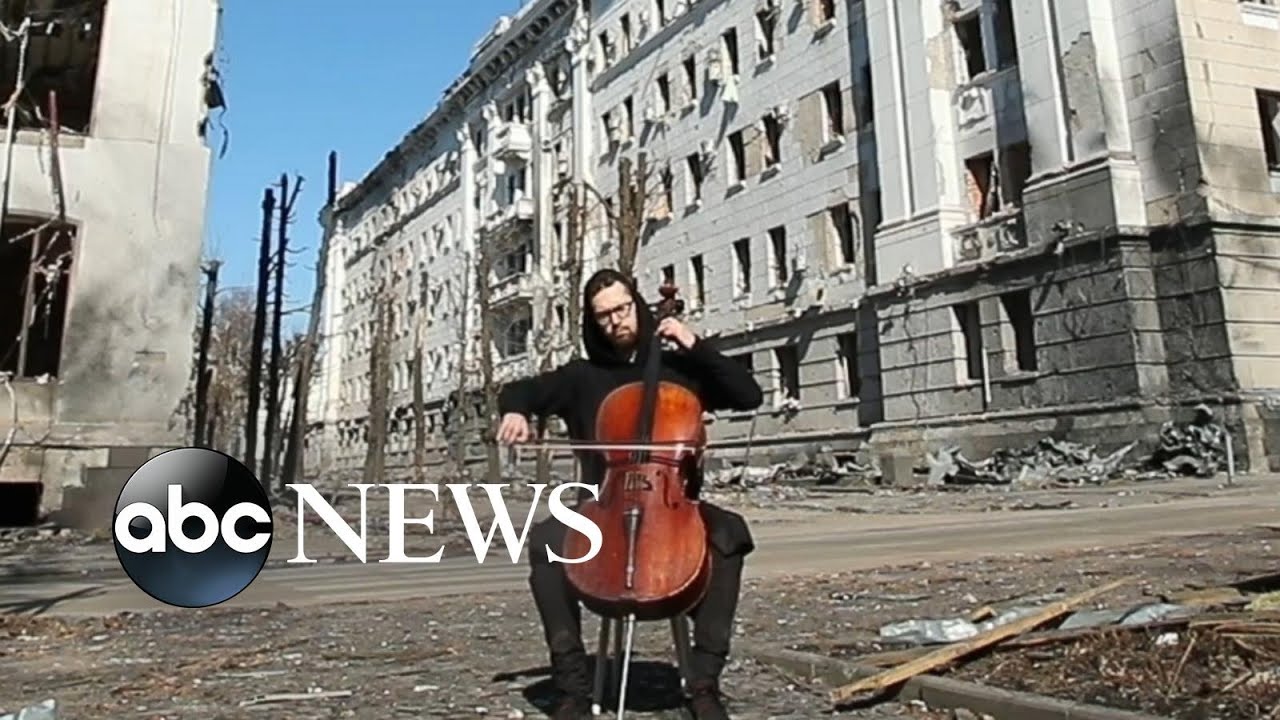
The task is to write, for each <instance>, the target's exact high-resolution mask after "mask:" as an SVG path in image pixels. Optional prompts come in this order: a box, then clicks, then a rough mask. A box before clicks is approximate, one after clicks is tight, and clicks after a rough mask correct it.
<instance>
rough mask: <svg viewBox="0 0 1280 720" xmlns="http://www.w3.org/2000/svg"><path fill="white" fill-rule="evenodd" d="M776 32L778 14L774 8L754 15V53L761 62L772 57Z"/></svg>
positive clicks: (774, 49)
mask: <svg viewBox="0 0 1280 720" xmlns="http://www.w3.org/2000/svg"><path fill="white" fill-rule="evenodd" d="M777 31H778V12H777V11H776V10H775V9H774V8H769V9H767V10H761V11H760V12H757V13H756V53H757V56H758V57H759V58H760V59H761V60H764V59H765V58H770V57H773V54H774V52H775V51H776V47H777V46H776V43H777V41H776V39H775V36H776V34H777Z"/></svg>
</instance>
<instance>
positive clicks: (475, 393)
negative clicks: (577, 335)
mask: <svg viewBox="0 0 1280 720" xmlns="http://www.w3.org/2000/svg"><path fill="white" fill-rule="evenodd" d="M574 9H575V3H574V2H573V1H572V0H551V1H547V0H542V1H539V2H533V3H529V4H526V5H525V7H524V8H522V9H521V11H520V12H519V13H518V14H516V15H515V16H512V17H505V16H504V17H502V18H500V19H499V20H498V22H497V23H496V24H495V25H494V27H493V28H492V30H491V31H490V32H488V33H486V35H485V36H484V37H483V38H482V39H481V40H480V42H479V43H477V45H476V46H475V48H474V50H473V53H472V57H471V59H470V63H469V67H468V69H467V70H466V71H465V72H464V73H463V75H462V76H461V77H460V78H458V79H457V81H456V82H454V83H453V84H452V85H451V86H450V87H449V88H448V89H447V90H446V91H445V93H444V97H443V98H442V99H441V101H440V103H439V105H438V106H437V108H436V109H435V110H434V111H433V112H432V113H431V114H430V115H429V116H428V117H427V118H426V119H425V120H424V121H423V122H422V123H421V124H419V125H418V126H417V127H415V128H414V129H413V130H412V131H411V132H410V133H409V134H408V135H407V136H406V137H405V139H404V140H403V141H402V142H401V143H400V144H399V145H398V146H397V147H396V148H395V149H394V150H392V151H391V152H390V153H388V154H387V156H386V157H385V158H383V160H382V161H380V162H379V163H378V165H377V166H376V167H375V168H374V169H373V170H372V171H371V172H370V173H369V175H368V176H367V177H366V178H365V179H364V180H363V181H362V182H360V183H358V184H354V183H353V184H348V185H346V186H344V187H343V188H342V190H341V192H340V193H339V194H338V196H337V198H336V200H335V202H334V204H333V206H331V207H326V208H324V209H323V210H322V211H321V223H322V224H323V226H324V228H325V234H326V237H327V240H328V242H329V257H330V258H331V261H330V262H329V263H328V267H327V268H326V288H327V292H326V297H325V303H324V308H323V311H322V312H323V315H322V321H321V330H322V333H323V344H322V349H321V353H322V354H321V360H320V372H319V381H318V382H317V383H316V385H315V387H314V391H313V393H312V395H311V397H310V398H309V400H310V402H311V403H312V404H311V408H312V410H311V412H310V416H311V417H313V418H317V420H316V421H315V422H313V423H312V426H311V428H310V431H311V434H312V439H311V440H309V442H308V445H309V451H308V452H309V456H308V458H307V460H306V462H307V467H308V468H313V469H315V470H316V471H317V472H319V473H322V474H324V473H328V472H334V471H337V472H342V471H348V470H354V469H358V468H360V467H363V466H364V465H365V462H366V459H367V458H368V450H369V444H370V443H369V440H370V438H378V437H383V438H385V443H383V444H382V447H381V448H379V450H378V451H379V452H381V453H382V454H383V457H382V461H383V464H384V466H385V467H387V468H389V471H390V472H392V473H395V472H397V469H400V470H403V469H404V468H405V467H407V466H408V465H409V464H410V462H411V461H412V459H413V451H414V450H415V448H416V445H415V439H416V433H417V432H418V431H419V430H421V432H422V433H423V434H424V437H425V439H426V443H427V444H428V445H429V447H430V452H429V455H428V457H427V458H425V461H426V462H427V463H432V464H435V463H442V462H447V461H448V460H449V459H450V457H451V455H450V453H451V452H458V451H460V452H462V453H464V454H465V453H468V449H467V448H460V447H459V446H450V445H449V444H448V439H449V438H450V437H452V436H454V435H455V434H456V433H454V432H453V431H454V429H456V428H457V427H459V426H460V424H462V425H466V426H469V427H473V428H474V427H475V420H476V419H477V418H479V417H481V416H483V414H484V413H483V402H484V396H483V389H484V386H485V382H484V378H485V377H486V374H489V376H490V377H491V378H492V382H502V381H504V380H507V379H511V378H514V377H518V376H521V375H524V374H528V373H529V372H532V371H534V370H536V369H537V368H538V367H541V366H542V363H544V362H553V361H556V360H559V359H563V358H564V357H566V354H567V352H568V351H569V349H570V344H569V343H568V342H567V341H566V336H565V335H564V332H563V331H564V329H566V328H567V327H568V325H569V323H568V322H567V317H566V309H565V300H564V298H563V297H562V293H561V292H560V291H559V290H558V289H557V288H558V287H560V286H563V285H564V284H565V282H566V281H565V280H564V274H565V270H566V262H565V253H566V252H567V251H568V249H567V238H566V233H567V227H568V220H567V217H566V216H565V213H564V211H563V209H562V208H563V203H562V202H559V201H560V200H563V197H562V193H558V191H557V189H558V188H562V187H563V186H564V183H563V182H562V181H563V180H565V179H566V178H568V177H570V176H571V175H572V174H573V173H574V172H575V168H576V169H577V171H578V172H580V171H581V166H582V163H580V162H577V161H576V160H575V159H574V158H575V156H578V155H579V154H580V153H581V152H582V150H581V148H579V146H578V142H579V140H581V136H580V135H579V134H576V133H575V132H574V129H575V128H576V127H578V126H579V125H578V124H577V123H576V122H575V119H576V118H580V117H585V115H586V102H587V94H586V88H585V84H584V76H583V71H582V66H581V52H579V51H578V46H579V45H581V44H582V41H581V40H580V39H578V38H579V36H580V35H581V28H580V27H579V28H578V30H577V31H576V32H575V31H574V25H573V23H574ZM558 208H560V209H558ZM482 263H483V266H484V267H485V269H486V272H483V273H482V272H480V271H478V270H477V268H478V267H481V265H482ZM481 275H483V276H484V277H483V286H482V285H481V278H480V276H481ZM482 306H484V307H486V308H487V311H486V312H485V313H481V312H479V308H480V307H482ZM547 326H551V327H558V328H560V329H561V331H562V332H560V333H559V334H555V333H536V332H535V329H536V328H540V327H547ZM481 337H490V338H492V341H491V343H490V346H491V347H492V348H493V352H492V353H491V355H490V360H491V362H490V363H489V366H488V368H487V369H486V367H485V363H484V362H483V361H482V357H481V355H480V353H479V350H478V348H479V347H480V345H481ZM416 360H420V367H421V370H420V372H421V383H422V387H423V396H422V398H421V401H422V409H421V413H420V414H419V413H417V412H415V409H414V399H415V397H414V387H415V382H414V380H415V377H416V375H415V373H416V372H417V369H416V367H415V361H416ZM379 378H380V379H381V381H379ZM459 398H461V401H460V400H459ZM378 407H382V408H385V419H384V420H381V421H379V419H378V418H379V417H381V415H380V414H379V413H376V412H373V413H371V409H373V408H378ZM371 418H372V419H371ZM475 431H476V432H478V429H477V430H475ZM317 433H318V434H319V437H320V441H319V442H317V441H316V440H315V438H316V435H317ZM469 452H470V453H472V454H474V453H477V452H479V453H481V454H480V455H479V456H478V457H483V452H482V449H481V448H476V447H472V448H470V450H469ZM463 459H464V460H466V459H467V457H466V455H464V457H463Z"/></svg>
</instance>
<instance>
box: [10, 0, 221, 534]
mask: <svg viewBox="0 0 1280 720" xmlns="http://www.w3.org/2000/svg"><path fill="white" fill-rule="evenodd" d="M218 16H219V4H218V2H216V0H196V1H192V2H182V3H172V2H165V1H162V0H147V1H143V2H115V1H112V2H108V1H107V0H96V1H95V2H87V3H86V2H81V1H76V2H70V1H66V0H31V1H30V2H11V3H6V4H5V9H4V11H3V12H2V13H0V23H3V38H0V42H2V43H3V44H2V46H0V53H2V55H0V57H2V58H3V61H2V63H3V64H2V66H0V85H3V86H4V88H5V89H3V90H2V92H3V93H4V96H5V97H9V96H10V95H11V94H13V91H14V88H15V84H16V80H17V78H18V77H19V73H20V70H21V75H22V77H24V78H25V79H26V83H25V87H24V88H23V89H22V92H21V93H19V94H18V96H17V97H18V102H17V105H16V111H15V112H14V114H13V121H12V123H13V124H12V125H11V126H10V127H12V128H13V131H12V132H11V133H10V134H8V135H7V136H6V142H7V143H8V147H7V149H6V155H7V156H8V157H7V158H6V159H5V160H3V186H4V187H3V197H4V200H3V211H2V212H3V235H4V240H3V241H0V275H2V276H0V292H3V293H5V297H4V299H2V300H0V360H2V361H3V362H2V363H0V374H3V375H4V377H5V378H6V382H7V383H8V384H10V385H11V388H12V390H13V393H14V394H13V396H12V397H13V400H14V407H15V412H13V413H11V412H9V410H8V409H6V410H5V411H4V412H3V413H0V438H7V439H6V440H4V441H3V442H4V448H3V449H4V452H0V458H3V460H2V461H0V462H2V465H0V481H3V482H0V493H5V495H4V496H3V499H0V505H5V506H7V507H10V508H14V507H19V506H21V507H23V508H31V507H33V506H34V507H38V508H39V511H41V512H43V511H47V510H50V509H53V508H58V507H60V506H61V504H62V497H63V488H64V487H66V486H77V485H80V484H81V482H82V476H83V470H84V469H86V468H93V467H101V466H106V465H107V464H108V461H109V459H110V458H109V454H110V453H109V450H108V449H109V448H120V447H125V448H140V449H142V450H143V451H144V452H145V451H146V449H148V448H162V447H173V446H175V445H178V444H181V443H182V441H183V434H184V432H185V426H184V422H183V417H182V409H181V407H180V405H181V403H182V400H183V398H184V396H185V394H186V392H187V389H188V383H189V380H190V378H191V364H192V359H193V353H192V329H193V327H194V326H195V320H196V295H197V291H198V288H199V286H200V260H201V252H202V246H203V240H204V224H205V200H206V191H207V188H208V181H209V167H210V150H209V148H208V147H207V145H206V138H205V134H206V133H205V131H204V128H206V126H207V124H206V120H207V118H208V115H209V112H210V109H211V107H210V106H213V107H214V108H216V107H217V106H219V105H220V104H221V103H220V93H219V91H218V90H217V83H216V73H214V72H213V71H212V69H211V64H210V63H211V58H212V53H213V51H214V49H215V44H216V34H217V25H218ZM3 402H4V403H5V406H6V408H8V407H9V400H7V399H6V400H5V401H3ZM15 417H16V418H17V422H16V427H15V426H14V418H15ZM11 433H12V435H11ZM10 440H11V441H12V442H10ZM111 501H112V502H114V498H112V500H111ZM24 512H25V510H24ZM108 517H109V516H108Z"/></svg>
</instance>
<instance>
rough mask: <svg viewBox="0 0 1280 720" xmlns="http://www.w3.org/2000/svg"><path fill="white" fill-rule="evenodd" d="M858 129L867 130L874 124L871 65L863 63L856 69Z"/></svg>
mask: <svg viewBox="0 0 1280 720" xmlns="http://www.w3.org/2000/svg"><path fill="white" fill-rule="evenodd" d="M858 77H859V78H860V81H859V83H858V127H860V128H869V127H871V126H872V125H874V124H875V117H876V110H875V94H874V93H873V92H872V85H871V63H869V62H864V63H862V66H861V67H860V68H859V69H858Z"/></svg>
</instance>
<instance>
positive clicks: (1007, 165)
mask: <svg viewBox="0 0 1280 720" xmlns="http://www.w3.org/2000/svg"><path fill="white" fill-rule="evenodd" d="M1000 166H1001V173H1002V174H1003V175H1004V178H1003V179H1004V182H1002V183H1001V188H1000V189H1001V192H1002V193H1004V197H1002V198H999V200H1000V202H999V204H1000V205H1006V204H1007V205H1014V206H1017V207H1021V206H1022V190H1023V188H1025V187H1026V186H1027V179H1028V178H1030V177H1031V146H1030V145H1029V144H1027V143H1025V142H1020V143H1016V144H1013V145H1010V146H1008V147H1006V148H1003V149H1002V150H1001V151H1000Z"/></svg>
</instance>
